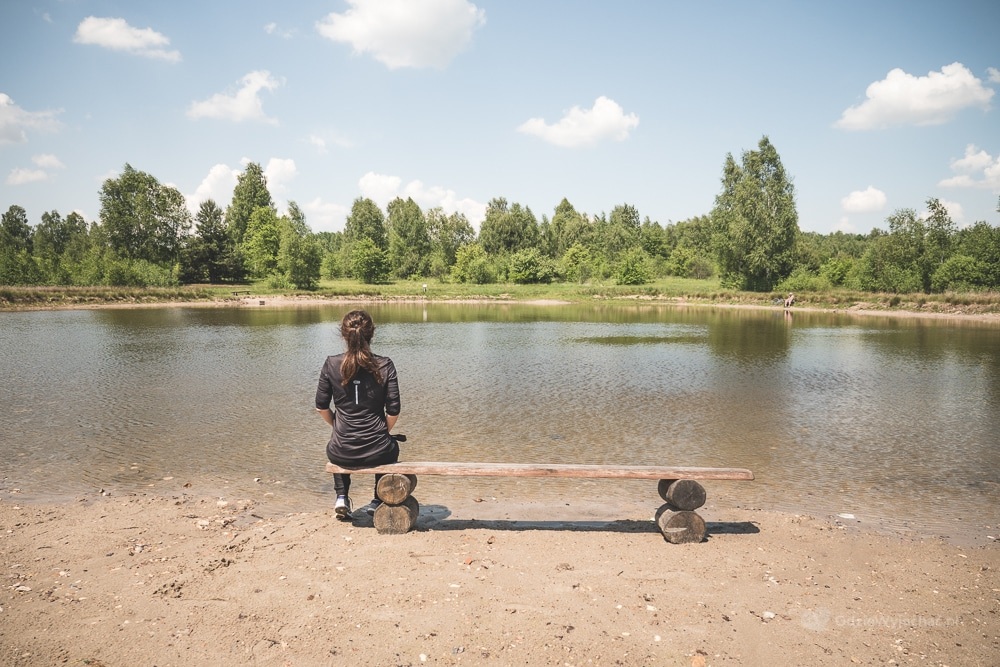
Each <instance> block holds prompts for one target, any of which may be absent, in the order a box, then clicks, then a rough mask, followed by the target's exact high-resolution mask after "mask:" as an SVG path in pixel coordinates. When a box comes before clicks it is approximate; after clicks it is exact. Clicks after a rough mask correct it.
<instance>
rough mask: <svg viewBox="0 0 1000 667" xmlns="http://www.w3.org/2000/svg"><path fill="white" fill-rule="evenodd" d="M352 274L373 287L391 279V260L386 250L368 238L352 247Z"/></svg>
mask: <svg viewBox="0 0 1000 667" xmlns="http://www.w3.org/2000/svg"><path fill="white" fill-rule="evenodd" d="M351 273H352V274H353V275H354V277H355V278H357V279H358V280H360V281H361V282H363V283H365V284H367V285H372V284H375V283H382V282H385V281H386V280H387V279H388V278H389V258H388V256H387V255H386V252H385V250H383V249H382V248H379V247H378V246H377V245H375V242H374V241H372V240H371V239H370V238H368V237H363V238H361V239H359V240H358V241H355V242H354V244H353V245H352V246H351Z"/></svg>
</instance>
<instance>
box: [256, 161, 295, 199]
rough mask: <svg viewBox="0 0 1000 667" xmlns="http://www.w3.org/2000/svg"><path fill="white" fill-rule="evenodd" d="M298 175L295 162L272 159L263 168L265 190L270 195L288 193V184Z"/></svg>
mask: <svg viewBox="0 0 1000 667" xmlns="http://www.w3.org/2000/svg"><path fill="white" fill-rule="evenodd" d="M298 173H299V170H298V168H297V167H296V166H295V160H292V159H285V158H277V157H273V158H271V159H270V160H268V162H267V166H266V167H264V178H266V179H267V189H268V190H269V191H270V192H271V195H272V196H274V195H283V194H286V193H287V192H288V183H289V182H291V181H292V180H293V179H294V178H295V177H296V176H297V175H298Z"/></svg>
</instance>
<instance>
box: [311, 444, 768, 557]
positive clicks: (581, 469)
mask: <svg viewBox="0 0 1000 667" xmlns="http://www.w3.org/2000/svg"><path fill="white" fill-rule="evenodd" d="M326 471H327V472H329V473H341V474H349V475H353V474H381V475H383V477H382V478H381V479H379V482H378V486H377V487H376V490H375V493H376V495H377V496H378V498H379V500H381V501H382V504H381V505H379V506H378V508H376V510H375V516H374V522H375V529H376V530H377V531H378V532H379V533H384V534H389V535H398V534H402V533H407V532H409V531H410V530H412V529H413V527H414V526H415V525H416V522H417V516H418V514H419V513H420V504H419V503H418V502H417V499H416V498H414V497H413V495H412V493H413V489H414V488H416V486H417V475H461V476H466V477H577V478H588V479H650V480H653V479H655V480H658V486H657V491H658V493H659V494H660V497H661V498H662V499H663V500H664V501H665V504H663V505H661V506H660V508H659V509H658V510H657V511H656V523H657V525H658V526H659V528H660V532H661V533H663V537H664V538H665V539H666V540H667V541H668V542H671V543H674V544H681V543H685V542H701V541H702V540H703V539H705V534H706V532H707V531H706V528H705V521H704V520H703V519H702V518H701V517H700V516H699V515H698V513H697V512H695V510H696V509H698V508H699V507H701V506H702V505H704V504H705V498H706V495H705V488H704V487H703V486H702V485H701V484H700V483H699V482H698V480H706V479H718V480H735V481H750V480H752V479H753V478H754V476H753V473H752V472H750V471H749V470H747V469H745V468H698V467H683V466H627V465H623V466H611V465H579V464H566V463H457V462H413V461H401V462H399V463H393V464H390V465H383V466H370V467H359V468H350V467H344V466H339V465H335V464H333V463H327V464H326Z"/></svg>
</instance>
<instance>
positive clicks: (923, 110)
mask: <svg viewBox="0 0 1000 667" xmlns="http://www.w3.org/2000/svg"><path fill="white" fill-rule="evenodd" d="M993 94H994V93H993V91H992V90H991V89H989V88H987V87H986V86H984V85H983V82H982V81H980V80H979V79H977V78H976V77H975V76H974V75H973V74H972V72H970V71H969V70H968V69H967V68H966V67H965V66H964V65H962V63H952V64H951V65H945V66H944V67H942V68H941V71H940V72H929V73H928V74H927V76H913V75H912V74H907V73H906V72H904V71H903V70H901V69H899V68H896V69H894V70H892V71H891V72H889V74H888V75H887V76H886V77H885V79H883V80H881V81H876V82H874V83H872V84H871V85H869V86H868V89H867V90H866V91H865V96H866V98H867V99H866V100H865V101H864V102H862V103H861V104H858V105H857V106H853V107H850V108H848V109H846V110H845V111H844V113H843V114H842V115H841V117H840V120H838V121H837V122H836V123H834V127H839V128H841V129H844V130H871V129H875V128H884V127H890V126H893V125H940V124H942V123H945V122H947V121H949V120H951V119H952V118H953V117H954V116H955V114H957V113H958V112H959V111H961V110H963V109H966V108H968V107H979V108H981V109H989V108H990V99H991V98H992V97H993Z"/></svg>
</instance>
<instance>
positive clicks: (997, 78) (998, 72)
mask: <svg viewBox="0 0 1000 667" xmlns="http://www.w3.org/2000/svg"><path fill="white" fill-rule="evenodd" d="M986 75H987V76H988V77H989V79H990V83H1000V69H997V68H996V67H987V68H986Z"/></svg>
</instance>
